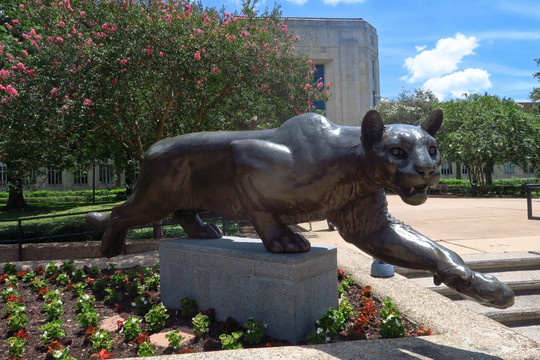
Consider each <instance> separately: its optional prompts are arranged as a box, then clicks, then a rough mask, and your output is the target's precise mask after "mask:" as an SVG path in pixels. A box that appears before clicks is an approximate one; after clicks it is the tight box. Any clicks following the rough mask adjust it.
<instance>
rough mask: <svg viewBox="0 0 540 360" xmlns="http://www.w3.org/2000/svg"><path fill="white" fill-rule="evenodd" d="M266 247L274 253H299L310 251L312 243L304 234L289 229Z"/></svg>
mask: <svg viewBox="0 0 540 360" xmlns="http://www.w3.org/2000/svg"><path fill="white" fill-rule="evenodd" d="M266 248H267V250H268V251H270V252H273V253H288V254H297V253H303V252H307V251H309V249H311V244H310V242H309V241H308V240H307V239H306V238H305V237H303V236H302V235H300V234H296V233H294V232H292V231H291V230H289V229H287V232H286V233H285V234H283V235H281V236H280V237H278V238H277V239H274V240H272V241H271V242H270V244H269V245H268V246H266Z"/></svg>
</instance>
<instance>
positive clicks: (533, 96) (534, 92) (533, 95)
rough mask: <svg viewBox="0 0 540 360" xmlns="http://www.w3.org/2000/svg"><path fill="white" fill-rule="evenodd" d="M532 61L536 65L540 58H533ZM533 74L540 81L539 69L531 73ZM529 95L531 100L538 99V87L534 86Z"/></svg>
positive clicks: (539, 96) (539, 93)
mask: <svg viewBox="0 0 540 360" xmlns="http://www.w3.org/2000/svg"><path fill="white" fill-rule="evenodd" d="M534 61H535V62H536V65H539V66H540V58H538V59H534ZM533 76H534V77H535V78H536V79H537V80H538V81H540V71H537V72H535V73H534V74H533ZM529 97H530V99H531V100H532V101H535V102H536V101H538V100H540V88H534V89H533V90H532V91H531V93H530V94H529Z"/></svg>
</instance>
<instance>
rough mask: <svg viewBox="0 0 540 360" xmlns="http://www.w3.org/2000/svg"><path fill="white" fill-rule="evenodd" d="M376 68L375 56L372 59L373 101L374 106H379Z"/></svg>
mask: <svg viewBox="0 0 540 360" xmlns="http://www.w3.org/2000/svg"><path fill="white" fill-rule="evenodd" d="M376 70H377V69H376V68H375V56H372V57H371V101H372V106H373V107H375V106H377V72H376Z"/></svg>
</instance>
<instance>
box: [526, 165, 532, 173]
mask: <svg viewBox="0 0 540 360" xmlns="http://www.w3.org/2000/svg"><path fill="white" fill-rule="evenodd" d="M525 174H534V168H532V167H530V166H527V167H526V168H525Z"/></svg>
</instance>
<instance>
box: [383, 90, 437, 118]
mask: <svg viewBox="0 0 540 360" xmlns="http://www.w3.org/2000/svg"><path fill="white" fill-rule="evenodd" d="M438 103H439V100H438V99H437V97H436V96H435V95H434V94H433V92H431V91H430V90H425V89H414V90H405V89H404V90H403V91H402V92H401V93H400V94H399V95H398V97H397V98H396V99H381V101H380V102H379V103H378V104H377V106H376V107H375V109H376V110H377V111H378V112H379V113H380V114H381V117H382V118H383V119H384V122H385V124H411V125H416V124H418V123H419V122H420V121H421V120H423V119H425V117H426V115H427V114H429V113H430V112H431V111H433V110H435V109H436V108H437V105H438Z"/></svg>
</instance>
